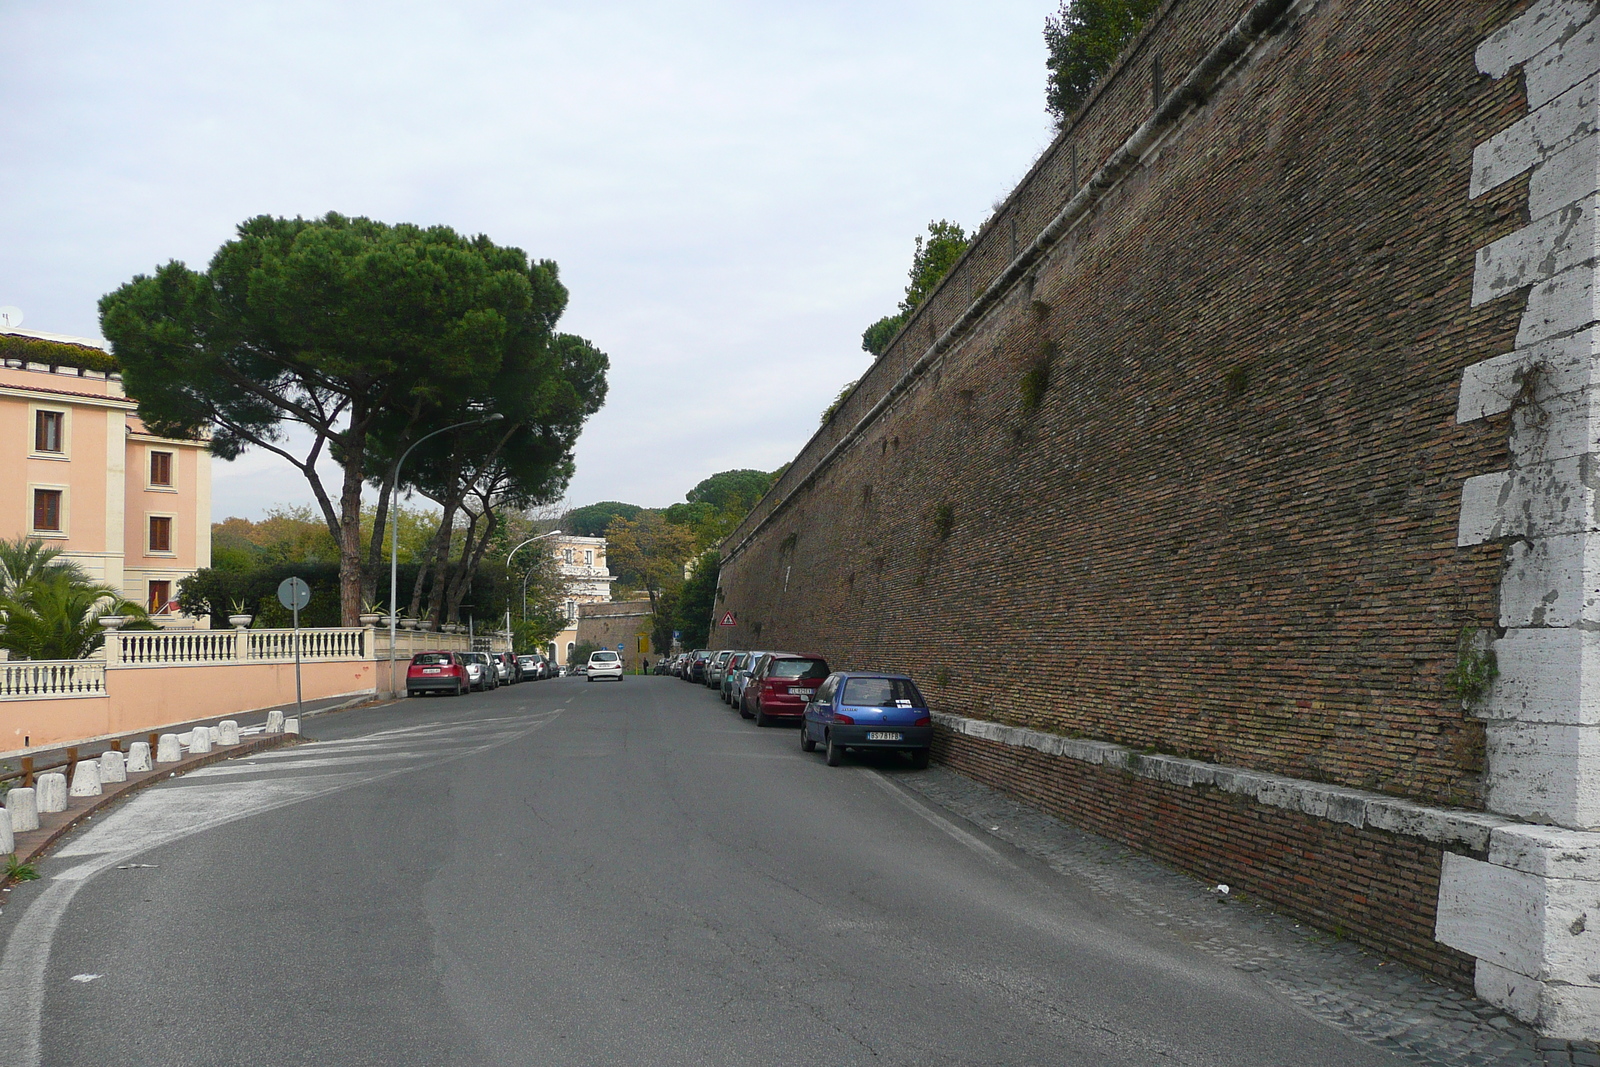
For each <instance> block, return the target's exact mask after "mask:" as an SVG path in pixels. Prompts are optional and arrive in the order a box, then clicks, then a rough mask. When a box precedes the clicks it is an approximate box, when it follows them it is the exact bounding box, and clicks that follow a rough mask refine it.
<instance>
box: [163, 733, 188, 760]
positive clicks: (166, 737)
mask: <svg viewBox="0 0 1600 1067" xmlns="http://www.w3.org/2000/svg"><path fill="white" fill-rule="evenodd" d="M182 758H183V744H182V743H181V742H180V741H179V740H178V735H177V734H162V735H161V739H160V740H158V741H157V742H156V762H157V763H177V762H178V761H179V760H181V759H182Z"/></svg>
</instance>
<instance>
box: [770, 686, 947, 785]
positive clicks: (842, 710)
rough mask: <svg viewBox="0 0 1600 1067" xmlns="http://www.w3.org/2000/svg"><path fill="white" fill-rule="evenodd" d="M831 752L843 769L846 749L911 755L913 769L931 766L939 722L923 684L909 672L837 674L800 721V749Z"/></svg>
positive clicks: (821, 688)
mask: <svg viewBox="0 0 1600 1067" xmlns="http://www.w3.org/2000/svg"><path fill="white" fill-rule="evenodd" d="M818 745H821V746H822V747H823V748H824V749H826V750H827V754H828V766H830V767H837V766H839V763H840V761H841V760H842V759H843V758H844V751H845V749H847V748H849V749H855V750H856V751H866V750H867V749H889V750H891V751H899V752H909V753H910V754H911V765H912V766H913V767H918V768H921V767H926V766H927V765H928V751H929V749H930V747H931V746H932V745H933V718H932V716H931V715H930V714H929V713H928V702H927V701H926V700H924V699H923V698H922V694H921V693H920V692H919V691H918V690H917V684H916V683H915V682H913V681H912V680H911V679H910V678H907V677H906V676H905V675H903V674H877V673H872V672H868V671H836V672H834V673H833V674H830V675H828V677H827V678H826V679H825V680H824V681H823V683H822V684H821V685H820V686H818V687H817V693H816V695H815V696H814V697H812V698H811V701H810V703H808V704H807V705H806V710H805V718H804V719H803V720H802V721H801V723H800V747H801V748H802V749H803V750H805V751H806V752H815V751H816V749H817V746H818Z"/></svg>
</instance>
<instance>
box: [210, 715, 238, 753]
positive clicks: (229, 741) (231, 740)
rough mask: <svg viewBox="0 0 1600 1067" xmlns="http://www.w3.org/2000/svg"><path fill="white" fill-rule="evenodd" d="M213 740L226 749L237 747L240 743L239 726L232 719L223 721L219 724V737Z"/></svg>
mask: <svg viewBox="0 0 1600 1067" xmlns="http://www.w3.org/2000/svg"><path fill="white" fill-rule="evenodd" d="M213 740H215V742H216V743H217V744H219V745H222V746H224V747H227V746H229V745H237V744H238V743H239V724H238V723H236V722H234V721H233V720H232V719H223V720H222V721H221V722H219V723H217V736H216V737H215V738H214V739H213Z"/></svg>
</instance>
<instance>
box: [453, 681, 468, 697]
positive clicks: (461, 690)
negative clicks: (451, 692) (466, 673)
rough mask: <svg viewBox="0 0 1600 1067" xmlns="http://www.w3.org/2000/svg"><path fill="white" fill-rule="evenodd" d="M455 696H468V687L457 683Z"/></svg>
mask: <svg viewBox="0 0 1600 1067" xmlns="http://www.w3.org/2000/svg"><path fill="white" fill-rule="evenodd" d="M455 695H456V696H458V697H463V696H466V695H467V687H466V686H464V685H462V684H461V683H460V682H457V683H456V692H455Z"/></svg>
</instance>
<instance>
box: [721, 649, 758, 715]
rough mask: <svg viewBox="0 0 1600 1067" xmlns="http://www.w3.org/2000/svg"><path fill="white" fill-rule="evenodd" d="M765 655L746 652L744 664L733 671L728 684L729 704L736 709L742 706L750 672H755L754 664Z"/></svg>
mask: <svg viewBox="0 0 1600 1067" xmlns="http://www.w3.org/2000/svg"><path fill="white" fill-rule="evenodd" d="M765 655H766V653H765V652H746V653H745V654H744V662H743V663H741V664H740V665H739V666H738V667H737V668H735V669H734V672H733V681H732V682H730V683H729V684H728V703H729V704H731V705H733V706H734V707H736V708H737V707H740V706H742V705H741V702H742V701H743V700H744V689H745V686H747V685H749V684H750V672H751V671H753V670H755V666H756V664H757V663H760V662H761V657H762V656H765Z"/></svg>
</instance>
